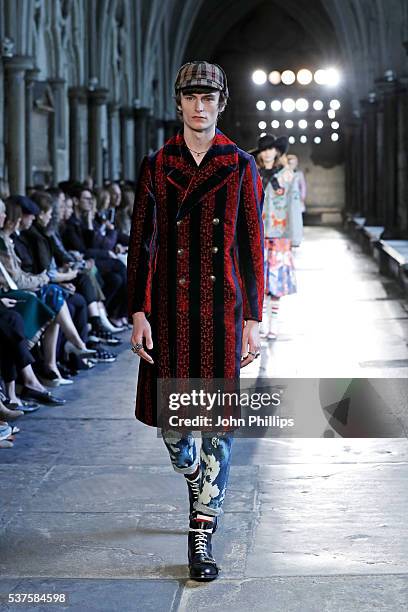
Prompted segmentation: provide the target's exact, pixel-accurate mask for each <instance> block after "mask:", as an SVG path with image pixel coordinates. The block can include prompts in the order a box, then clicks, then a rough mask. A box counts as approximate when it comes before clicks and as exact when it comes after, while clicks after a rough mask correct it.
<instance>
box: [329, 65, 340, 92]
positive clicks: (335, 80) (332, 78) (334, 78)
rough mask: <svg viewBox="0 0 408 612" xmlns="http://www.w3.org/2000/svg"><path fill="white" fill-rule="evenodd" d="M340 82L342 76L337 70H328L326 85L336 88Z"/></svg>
mask: <svg viewBox="0 0 408 612" xmlns="http://www.w3.org/2000/svg"><path fill="white" fill-rule="evenodd" d="M339 82H340V74H339V72H338V70H336V68H328V69H327V70H326V85H329V86H330V87H335V86H336V85H338V84H339Z"/></svg>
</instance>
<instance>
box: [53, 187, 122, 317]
mask: <svg viewBox="0 0 408 612" xmlns="http://www.w3.org/2000/svg"><path fill="white" fill-rule="evenodd" d="M69 195H70V196H71V197H72V200H73V204H74V213H73V214H72V216H71V217H70V218H69V220H67V221H66V223H65V227H64V232H63V233H62V239H63V241H64V245H65V248H67V249H69V250H70V249H73V250H77V251H79V252H81V253H82V254H83V255H84V256H85V258H88V257H92V258H94V259H95V263H96V267H97V268H98V271H99V273H100V275H101V277H102V279H103V287H102V288H103V292H104V294H105V296H106V302H105V306H106V310H107V311H108V313H109V316H110V318H111V320H112V322H113V324H114V325H115V326H118V327H123V326H124V324H126V326H127V316H126V309H127V306H126V304H127V272H126V266H125V265H124V264H123V262H121V261H120V260H119V259H118V257H117V255H116V254H115V253H114V252H113V251H112V248H113V247H114V246H115V244H116V238H115V239H113V233H111V230H107V232H106V235H105V236H104V237H103V236H101V235H98V232H96V231H95V229H94V225H93V213H92V194H91V193H90V191H89V190H87V189H86V188H84V187H82V186H81V185H76V186H74V187H72V188H71V189H70V193H69ZM112 232H115V230H112Z"/></svg>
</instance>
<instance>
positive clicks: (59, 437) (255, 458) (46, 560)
mask: <svg viewBox="0 0 408 612" xmlns="http://www.w3.org/2000/svg"><path fill="white" fill-rule="evenodd" d="M296 263H297V269H298V284H299V292H298V294H297V295H293V296H290V297H288V298H285V299H284V300H282V307H281V335H280V337H279V339H278V340H277V341H276V342H272V343H269V344H265V346H264V347H263V350H262V359H261V360H257V361H256V362H254V364H253V365H252V366H250V368H252V369H250V368H247V371H245V372H244V371H243V374H245V377H256V376H272V375H274V376H283V377H319V378H324V377H381V378H387V379H389V380H391V379H392V378H395V379H397V378H405V377H406V374H407V372H408V349H407V336H408V312H407V303H406V301H405V300H404V298H403V296H402V295H401V294H400V292H399V290H398V288H397V287H396V285H395V284H394V283H392V282H391V281H389V280H387V279H380V277H379V276H378V274H377V272H376V267H375V264H374V263H373V262H372V261H371V260H370V259H369V258H367V257H366V256H364V255H362V254H361V253H360V252H359V251H358V248H357V247H356V246H355V245H354V244H351V243H350V242H349V241H348V239H347V238H346V237H345V236H343V235H342V234H341V233H340V232H338V231H337V230H335V229H322V228H307V230H306V240H305V242H304V243H303V244H302V246H301V248H300V249H299V250H298V251H297V252H296ZM124 344H125V346H124V347H123V350H122V351H121V353H120V356H119V359H118V361H117V362H116V363H115V364H113V365H112V366H98V368H97V369H96V370H94V371H93V372H92V373H91V374H81V375H80V376H79V377H78V379H77V381H76V383H75V385H74V387H73V388H71V389H64V390H63V392H62V393H64V395H65V397H66V398H67V400H68V401H67V404H66V406H64V407H43V408H42V409H41V410H39V411H38V412H37V413H35V414H33V415H30V416H28V415H27V416H25V417H23V418H22V419H20V420H19V427H20V428H21V433H20V434H18V436H17V439H16V442H15V446H14V448H12V449H7V450H2V451H0V463H1V472H0V473H1V495H0V500H1V501H0V503H1V505H0V595H1V598H2V599H1V600H0V609H1V610H14V609H17V608H20V609H24V610H35V611H38V610H44V611H45V610H47V611H53V610H73V611H79V612H83V611H85V610H86V611H87V612H94V611H95V612H105V611H106V612H116V611H120V612H148V611H149V610H154V611H155V612H161V611H163V612H165V611H171V612H176V611H183V612H184V611H185V612H194V611H200V612H204V611H208V612H210V611H211V612H213V611H217V610H219V611H227V610H231V611H234V612H237V611H243V612H247V611H248V610H253V611H254V612H258V611H265V612H266V611H267V612H309V611H310V612H312V611H313V612H321V611H325V612H340V611H341V612H350V611H358V612H365V611H371V610H373V611H374V610H379V611H381V612H396V611H399V610H401V611H402V610H406V609H407V608H408V579H407V578H408V558H407V550H408V529H407V526H406V524H407V521H406V517H407V514H408V441H407V436H406V432H407V430H408V411H407V401H406V399H407V398H406V397H405V396H403V395H402V396H401V394H400V395H398V393H396V395H395V398H393V400H392V401H388V404H387V406H388V407H389V408H387V406H386V408H385V409H384V411H385V412H387V411H388V410H389V411H390V414H391V413H392V416H393V418H395V419H398V422H399V423H400V425H401V431H402V434H400V435H399V436H398V437H395V438H381V437H378V438H371V439H363V438H357V439H356V438H354V439H352V438H347V439H345V438H341V437H339V436H337V435H336V434H334V437H332V438H331V439H327V438H320V439H319V438H311V439H308V438H294V439H289V438H276V439H259V440H256V439H249V438H247V439H239V440H236V441H235V442H234V450H233V468H232V470H231V479H230V487H229V492H228V496H227V499H226V502H225V515H224V517H223V520H222V525H221V527H220V529H219V531H218V532H217V535H216V536H215V538H214V539H215V545H214V548H215V553H216V557H217V560H218V562H219V564H220V566H221V568H222V574H221V578H220V579H219V580H218V581H216V582H214V583H211V584H207V585H202V584H197V583H193V582H191V581H189V580H188V579H187V571H186V533H187V519H186V505H187V501H186V490H185V483H184V482H183V479H182V478H181V477H179V476H177V475H176V474H174V473H173V471H172V469H171V468H170V467H169V461H168V457H167V452H166V450H165V448H164V446H163V444H162V442H161V440H158V439H157V438H156V431H155V430H153V429H151V428H148V427H145V426H143V425H141V424H140V423H138V422H136V420H135V419H134V417H133V403H134V395H135V381H136V376H137V358H136V357H135V356H134V355H133V354H132V353H131V352H130V351H128V350H127V343H126V342H125V343H124ZM394 387H395V385H394ZM10 592H14V593H21V592H25V593H55V594H57V593H66V594H67V596H68V603H67V604H65V605H63V604H59V605H52V604H43V605H30V604H26V605H25V606H23V605H13V604H6V603H5V602H6V597H7V594H8V593H10Z"/></svg>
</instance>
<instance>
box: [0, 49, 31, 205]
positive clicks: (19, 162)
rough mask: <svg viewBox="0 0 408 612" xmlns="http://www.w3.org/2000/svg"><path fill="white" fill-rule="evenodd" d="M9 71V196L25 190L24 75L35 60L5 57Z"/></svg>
mask: <svg viewBox="0 0 408 612" xmlns="http://www.w3.org/2000/svg"><path fill="white" fill-rule="evenodd" d="M4 67H5V71H6V123H7V149H6V151H7V152H6V159H7V169H8V180H9V185H10V193H12V194H25V188H26V140H25V139H26V96H25V93H26V92H25V89H26V84H25V73H26V70H30V69H31V68H32V67H33V62H32V58H31V57H28V56H19V55H15V56H14V57H11V58H4Z"/></svg>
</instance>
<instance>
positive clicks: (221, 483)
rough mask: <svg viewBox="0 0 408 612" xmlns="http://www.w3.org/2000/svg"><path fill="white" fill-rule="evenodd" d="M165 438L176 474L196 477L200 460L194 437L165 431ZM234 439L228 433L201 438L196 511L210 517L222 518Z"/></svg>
mask: <svg viewBox="0 0 408 612" xmlns="http://www.w3.org/2000/svg"><path fill="white" fill-rule="evenodd" d="M162 436H163V440H164V443H165V445H166V447H167V450H168V451H169V455H170V460H171V463H172V465H173V468H174V470H175V471H176V472H179V473H181V474H193V473H194V472H195V470H196V468H197V465H198V462H199V459H198V456H197V446H196V441H195V438H194V436H193V435H192V433H190V432H189V433H186V434H184V433H183V434H182V433H179V432H177V431H172V430H167V431H164V430H162ZM232 439H233V437H232V435H231V434H227V433H223V434H218V433H206V434H205V433H203V435H202V438H201V450H200V463H201V478H200V494H199V497H198V501H196V502H195V503H194V507H195V509H196V510H198V511H199V512H202V513H204V514H207V515H209V516H218V515H219V514H222V504H223V501H224V498H225V492H226V489H227V483H228V476H229V469H230V457H231V445H232Z"/></svg>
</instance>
